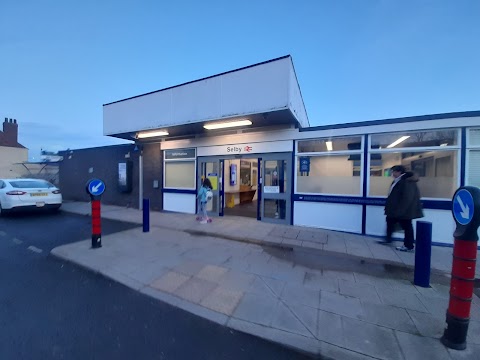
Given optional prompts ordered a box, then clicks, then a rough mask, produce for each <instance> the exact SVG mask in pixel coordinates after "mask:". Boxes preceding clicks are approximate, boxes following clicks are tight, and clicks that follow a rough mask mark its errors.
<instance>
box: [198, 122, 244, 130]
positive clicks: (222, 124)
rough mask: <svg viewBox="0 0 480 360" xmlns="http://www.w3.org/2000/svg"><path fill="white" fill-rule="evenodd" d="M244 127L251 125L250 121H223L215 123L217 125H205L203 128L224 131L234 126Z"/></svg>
mask: <svg viewBox="0 0 480 360" xmlns="http://www.w3.org/2000/svg"><path fill="white" fill-rule="evenodd" d="M244 125H252V122H251V121H250V120H238V121H224V122H217V123H210V124H205V125H203V127H204V128H205V129H207V130H215V129H224V128H230V127H236V126H244Z"/></svg>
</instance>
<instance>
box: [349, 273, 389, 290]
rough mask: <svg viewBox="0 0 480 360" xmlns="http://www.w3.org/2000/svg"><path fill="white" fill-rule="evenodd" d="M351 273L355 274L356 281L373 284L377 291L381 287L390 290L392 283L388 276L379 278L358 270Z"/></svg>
mask: <svg viewBox="0 0 480 360" xmlns="http://www.w3.org/2000/svg"><path fill="white" fill-rule="evenodd" d="M353 275H354V276H355V282H356V283H359V284H369V285H373V286H375V287H376V288H377V291H378V292H380V291H382V289H387V290H388V289H390V290H392V284H391V283H390V281H389V279H388V278H379V277H376V276H372V275H368V274H362V273H360V272H354V273H353Z"/></svg>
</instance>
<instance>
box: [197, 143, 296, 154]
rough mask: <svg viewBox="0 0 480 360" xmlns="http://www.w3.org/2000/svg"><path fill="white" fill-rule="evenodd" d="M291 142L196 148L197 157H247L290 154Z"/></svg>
mask: <svg viewBox="0 0 480 360" xmlns="http://www.w3.org/2000/svg"><path fill="white" fill-rule="evenodd" d="M292 149H293V140H281V141H270V142H260V143H244V144H231V145H219V146H204V147H199V148H197V155H198V156H215V155H248V154H262V153H272V152H292Z"/></svg>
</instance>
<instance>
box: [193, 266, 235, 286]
mask: <svg viewBox="0 0 480 360" xmlns="http://www.w3.org/2000/svg"><path fill="white" fill-rule="evenodd" d="M227 271H228V269H227V268H224V267H221V266H215V265H206V266H205V267H204V268H202V269H201V270H200V271H199V272H198V274H197V275H196V277H198V278H200V279H203V280H208V281H211V282H218V281H219V280H220V278H221V277H222V276H223V275H225V273H226V272H227Z"/></svg>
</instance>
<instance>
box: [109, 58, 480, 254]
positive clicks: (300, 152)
mask: <svg viewBox="0 0 480 360" xmlns="http://www.w3.org/2000/svg"><path fill="white" fill-rule="evenodd" d="M103 122H104V135H107V136H113V137H117V138H121V139H126V140H133V141H135V150H136V151H138V154H139V155H138V165H137V166H134V169H133V170H132V169H131V168H132V165H129V163H128V162H125V161H120V162H119V163H118V178H117V180H118V183H119V184H120V185H122V186H124V187H125V188H128V187H131V183H132V181H131V180H130V178H132V179H134V183H135V184H136V185H138V189H135V194H136V196H138V203H136V204H134V206H135V207H136V206H137V205H138V207H141V206H142V205H141V204H142V202H141V199H142V198H144V197H149V198H151V199H152V201H153V202H154V203H155V204H159V205H158V206H157V207H160V208H161V209H162V210H166V211H175V212H182V213H189V214H194V213H195V212H196V211H197V206H198V205H197V199H196V193H197V189H198V188H199V186H200V184H201V181H202V179H203V178H205V177H208V178H209V179H210V181H211V183H212V185H213V193H214V197H213V200H212V201H211V202H209V209H208V210H209V212H210V214H211V215H212V216H224V217H228V216H246V217H251V218H252V219H256V220H257V221H266V222H273V223H279V224H290V225H299V226H306V227H315V228H324V229H331V230H338V231H345V232H351V233H358V234H365V235H378V236H381V235H384V233H385V217H384V213H383V209H384V204H385V199H386V195H387V193H388V189H389V186H390V184H391V181H392V179H391V177H390V168H391V167H392V166H393V165H398V164H401V165H404V166H405V167H406V168H407V169H408V170H411V171H414V172H416V173H417V174H418V175H419V177H420V181H419V182H418V186H419V188H420V192H421V194H422V203H423V207H424V213H425V217H424V218H423V219H421V220H423V221H429V222H432V224H433V241H434V243H435V244H438V245H450V244H452V243H453V238H452V234H453V230H454V227H455V225H454V221H453V218H452V214H451V208H452V201H451V200H452V196H453V194H454V192H455V190H456V189H457V188H458V187H460V186H463V185H473V186H480V111H473V112H461V113H449V114H435V115H424V116H415V117H408V118H396V119H386V120H374V121H364V122H356V123H344V124H336V125H327V126H315V127H311V126H310V123H309V119H308V116H307V111H306V109H305V106H304V103H303V99H302V94H301V91H300V87H299V84H298V81H297V77H296V74H295V69H294V66H293V62H292V58H291V57H290V56H284V57H281V58H277V59H274V60H270V61H267V62H263V63H259V64H255V65H252V66H248V67H244V68H241V69H237V70H233V71H229V72H226V73H222V74H218V75H214V76H210V77H207V78H204V79H200V80H195V81H191V82H188V83H185V84H181V85H177V86H173V87H170V88H166V89H162V90H158V91H154V92H150V93H146V94H142V95H138V96H134V97H131V98H128V99H123V100H119V101H115V102H112V103H109V104H105V105H104V106H103ZM145 164H149V165H148V166H147V165H145ZM132 172H133V175H132ZM128 184H130V185H128ZM134 187H136V186H135V185H134ZM397 236H399V237H401V236H402V234H397Z"/></svg>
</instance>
